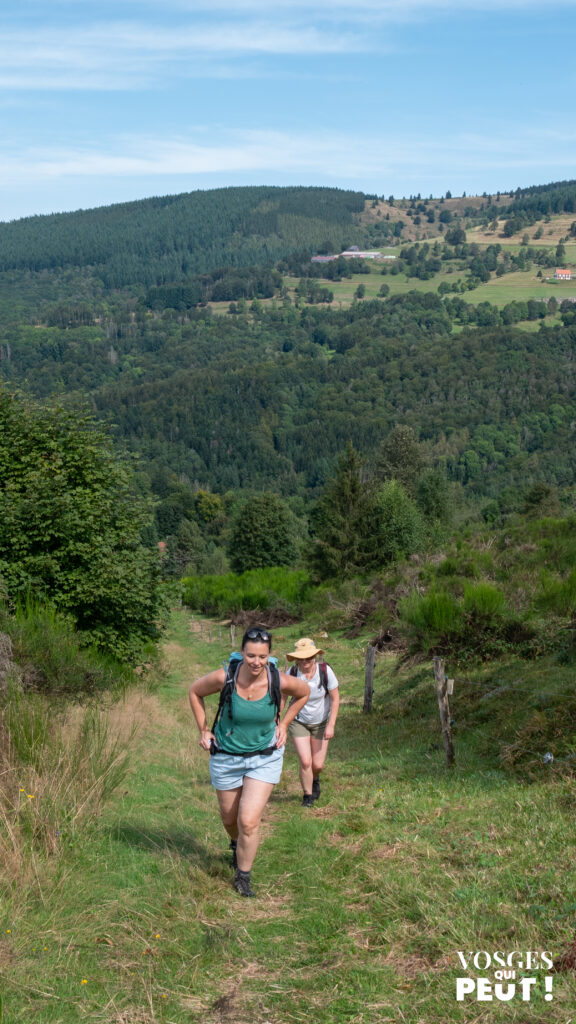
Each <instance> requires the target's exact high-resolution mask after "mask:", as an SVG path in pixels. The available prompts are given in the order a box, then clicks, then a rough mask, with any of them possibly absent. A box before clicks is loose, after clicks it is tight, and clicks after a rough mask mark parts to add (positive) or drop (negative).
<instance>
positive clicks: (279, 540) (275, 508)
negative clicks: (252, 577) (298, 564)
mask: <svg viewBox="0 0 576 1024" xmlns="http://www.w3.org/2000/svg"><path fill="white" fill-rule="evenodd" d="M296 530H297V527H296V522H295V518H294V516H293V515H292V513H291V511H290V509H289V508H287V506H286V504H285V503H284V502H282V501H281V499H280V498H279V497H278V495H276V494H268V493H266V494H256V495H253V496H252V497H249V498H246V500H245V501H244V502H243V503H242V504H241V505H240V507H239V509H238V511H237V512H236V514H235V516H234V518H233V522H232V526H231V530H230V539H229V542H228V553H229V557H230V565H231V567H232V569H233V571H234V572H237V573H242V572H245V571H247V570H248V569H263V568H266V567H267V566H277V565H291V564H292V563H293V562H294V560H295V558H296V552H297V549H296Z"/></svg>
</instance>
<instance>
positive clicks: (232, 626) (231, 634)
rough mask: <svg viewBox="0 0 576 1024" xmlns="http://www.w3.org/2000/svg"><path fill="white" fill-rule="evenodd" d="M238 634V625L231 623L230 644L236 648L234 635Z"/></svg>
mask: <svg viewBox="0 0 576 1024" xmlns="http://www.w3.org/2000/svg"><path fill="white" fill-rule="evenodd" d="M235 635H236V626H235V625H234V623H233V622H231V623H230V646H231V647H232V650H234V637H235Z"/></svg>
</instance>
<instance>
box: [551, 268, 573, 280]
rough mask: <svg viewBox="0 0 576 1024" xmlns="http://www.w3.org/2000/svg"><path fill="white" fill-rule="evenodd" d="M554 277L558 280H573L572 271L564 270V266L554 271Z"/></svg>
mask: <svg viewBox="0 0 576 1024" xmlns="http://www.w3.org/2000/svg"><path fill="white" fill-rule="evenodd" d="M554 278H555V280H556V281H571V280H572V271H571V270H564V269H563V268H562V267H556V270H555V271H554Z"/></svg>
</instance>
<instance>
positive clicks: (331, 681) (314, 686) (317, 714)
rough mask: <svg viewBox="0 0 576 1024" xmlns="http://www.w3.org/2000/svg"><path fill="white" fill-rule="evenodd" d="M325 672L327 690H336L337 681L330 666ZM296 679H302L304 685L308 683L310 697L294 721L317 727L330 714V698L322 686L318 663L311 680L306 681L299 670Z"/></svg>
mask: <svg viewBox="0 0 576 1024" xmlns="http://www.w3.org/2000/svg"><path fill="white" fill-rule="evenodd" d="M326 671H327V675H328V690H336V689H337V687H338V680H337V679H336V676H335V675H334V673H333V671H332V669H331V668H330V665H327V666H326ZM297 678H298V679H303V680H304V682H305V683H308V686H309V687H310V696H309V698H308V700H307V701H306V703H305V705H304V707H303V708H302V709H301V711H299V713H298V714H297V715H296V721H297V722H305V723H306V725H319V724H320V722H325V721H326V719H327V718H328V715H329V714H330V698H329V696H328V694H327V693H326V691H325V689H324V687H323V686H322V680H321V679H320V668H319V666H318V663H316V671H315V673H314V675H313V676H312V679H307V678H306V676H305V675H304V674H303V673H302V672H300V670H299V671H298V676H297Z"/></svg>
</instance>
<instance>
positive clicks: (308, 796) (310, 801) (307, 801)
mask: <svg viewBox="0 0 576 1024" xmlns="http://www.w3.org/2000/svg"><path fill="white" fill-rule="evenodd" d="M313 806H314V797H313V796H312V793H304V796H303V797H302V807H313Z"/></svg>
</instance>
